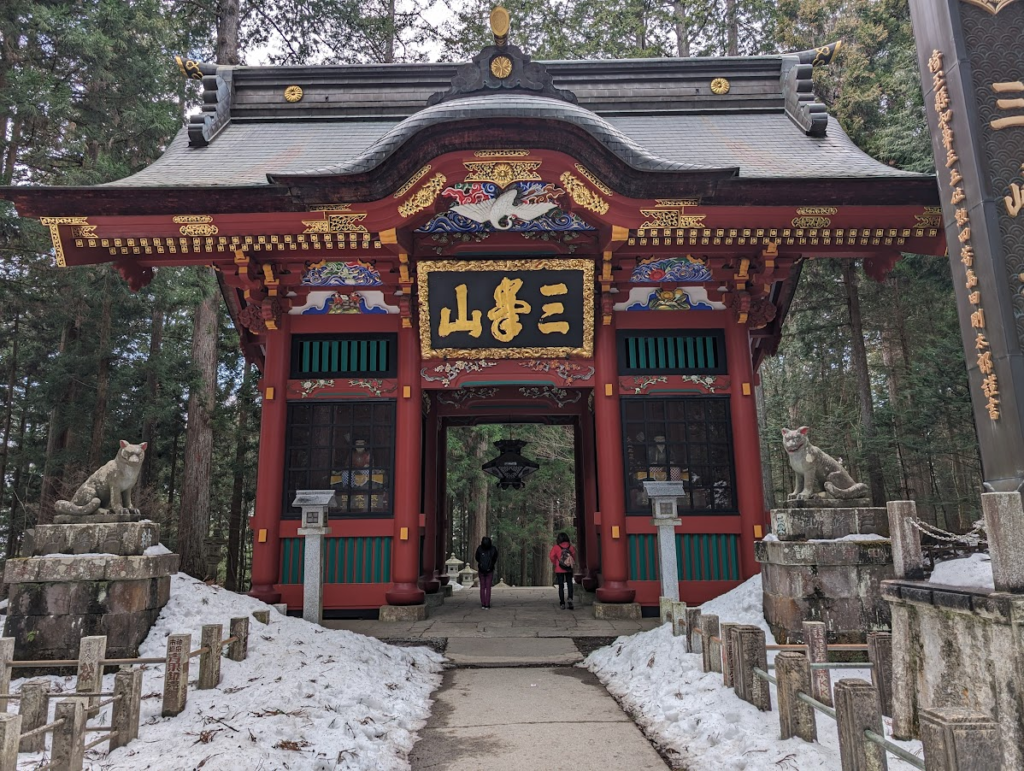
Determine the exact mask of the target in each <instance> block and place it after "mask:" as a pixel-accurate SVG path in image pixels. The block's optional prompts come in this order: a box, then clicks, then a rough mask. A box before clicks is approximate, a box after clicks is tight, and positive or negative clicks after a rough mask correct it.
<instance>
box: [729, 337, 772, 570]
mask: <svg viewBox="0 0 1024 771" xmlns="http://www.w3.org/2000/svg"><path fill="white" fill-rule="evenodd" d="M725 334H726V341H725V349H726V351H727V359H728V362H729V378H730V380H731V382H732V386H731V392H730V398H729V407H730V411H731V412H732V437H733V444H732V446H733V453H734V455H735V457H736V498H737V504H738V505H739V509H740V527H741V528H742V530H741V534H740V569H741V570H742V577H743V578H749V577H750V576H752V575H754V574H755V573H758V572H760V569H761V567H760V565H759V564H758V563H757V560H755V559H754V526H755V525H760V526H763V525H764V524H765V510H764V487H763V482H762V479H761V442H760V440H759V439H758V430H757V402H756V400H755V399H754V368H753V363H752V362H751V358H750V333H749V331H748V329H747V325H746V324H737V323H736V322H735V321H733V322H731V323H729V324H727V325H726V330H725Z"/></svg>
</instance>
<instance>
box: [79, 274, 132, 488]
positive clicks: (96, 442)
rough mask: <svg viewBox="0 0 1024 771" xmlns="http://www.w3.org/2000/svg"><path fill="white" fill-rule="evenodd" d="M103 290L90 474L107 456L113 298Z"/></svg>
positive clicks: (90, 446) (130, 439)
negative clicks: (105, 442) (105, 455)
mask: <svg viewBox="0 0 1024 771" xmlns="http://www.w3.org/2000/svg"><path fill="white" fill-rule="evenodd" d="M105 284H106V282H104V288H103V306H102V310H101V315H100V329H99V340H98V342H97V345H96V352H97V353H98V354H99V361H98V363H97V367H96V403H95V406H94V407H93V411H92V439H91V441H90V442H89V460H88V463H87V466H88V469H89V473H92V472H93V471H94V470H95V469H97V468H99V466H100V458H102V457H103V456H104V454H105V448H104V447H103V428H104V426H105V425H106V422H107V401H108V396H109V392H110V359H111V352H110V325H111V311H112V308H111V305H112V298H111V296H110V292H109V291H108V289H107V287H106V286H105ZM128 441H129V442H135V441H138V437H134V436H132V437H128Z"/></svg>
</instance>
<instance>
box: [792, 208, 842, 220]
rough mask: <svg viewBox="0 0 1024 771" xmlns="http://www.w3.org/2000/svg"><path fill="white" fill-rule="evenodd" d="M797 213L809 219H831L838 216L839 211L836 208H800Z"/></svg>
mask: <svg viewBox="0 0 1024 771" xmlns="http://www.w3.org/2000/svg"><path fill="white" fill-rule="evenodd" d="M796 213H797V214H799V215H801V216H808V217H830V216H832V215H833V214H838V213H839V209H837V208H836V207H835V206H800V207H798V208H797V210H796Z"/></svg>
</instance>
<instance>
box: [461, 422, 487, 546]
mask: <svg viewBox="0 0 1024 771" xmlns="http://www.w3.org/2000/svg"><path fill="white" fill-rule="evenodd" d="M490 446H491V445H490V442H488V441H487V437H486V436H483V435H481V436H479V437H478V438H477V445H476V451H475V453H474V454H475V455H476V457H477V460H478V461H479V465H478V466H477V468H479V466H482V465H483V464H484V462H485V460H486V458H487V451H488V449H489V448H490ZM487 480H488V477H487V476H486V475H485V474H483V473H482V472H477V473H476V476H475V478H474V480H473V501H472V503H471V506H472V508H471V510H470V517H471V523H470V531H469V543H468V544H467V547H468V548H467V554H466V558H467V559H472V557H473V553H474V552H475V551H476V547H477V546H479V545H480V539H481V538H483V537H484V536H485V535H487V499H488V495H489V492H490V487H489V486H488V484H487Z"/></svg>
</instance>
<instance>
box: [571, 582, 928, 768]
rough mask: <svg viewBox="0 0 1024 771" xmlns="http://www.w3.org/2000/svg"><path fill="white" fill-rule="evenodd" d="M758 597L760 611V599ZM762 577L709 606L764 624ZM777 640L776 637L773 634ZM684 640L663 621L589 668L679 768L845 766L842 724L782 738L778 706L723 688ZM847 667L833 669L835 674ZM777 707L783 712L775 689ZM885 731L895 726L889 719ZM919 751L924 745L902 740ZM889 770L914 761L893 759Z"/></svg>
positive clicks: (595, 656) (589, 661)
mask: <svg viewBox="0 0 1024 771" xmlns="http://www.w3.org/2000/svg"><path fill="white" fill-rule="evenodd" d="M754 597H756V598H757V607H756V608H754V605H753V598H754ZM760 597H761V580H760V576H755V577H754V578H752V579H750V580H749V581H747V582H745V583H744V584H741V585H740V586H739V587H737V588H736V589H733V590H732V591H731V592H728V593H726V594H725V595H722V596H721V597H718V598H717V599H715V600H713V601H711V602H707V603H704V605H703V606H701V609H702V611H703V612H706V613H712V612H714V613H717V614H718V615H719V619H720V621H723V622H724V621H729V622H737V623H758V621H759V620H760V625H762V626H763V625H764V619H763V617H762V613H761V610H760ZM769 639H770V634H769ZM685 651H686V645H685V642H684V639H683V638H682V637H673V636H672V628H671V626H670V625H668V624H663V625H661V626H659V627H657V628H656V629H653V630H651V631H649V632H641V633H639V634H635V635H632V636H629V637H620V638H618V639H617V640H616V641H615V642H614V643H613V644H611V645H609V646H607V647H604V648H601V649H599V650H596V651H594V652H593V653H591V654H590V656H588V657H587V658H586V660H585V661H584V662H583V664H582V666H584V667H586V668H587V669H589V670H590V671H591V672H593V673H594V674H596V675H597V676H598V678H599V679H600V680H601V682H602V683H604V685H605V687H606V688H607V689H608V691H609V692H610V693H611V694H612V695H613V696H615V698H616V699H617V700H618V701H619V702H620V704H622V706H623V707H624V708H625V709H626V710H627V711H629V712H630V713H631V714H632V715H633V716H634V718H635V719H636V721H637V723H638V724H639V725H640V727H641V728H642V729H643V730H644V733H645V734H646V735H647V736H648V738H650V739H651V740H652V741H653V742H655V743H656V744H658V745H660V746H661V747H662V748H664V749H665V750H666V751H667V752H668V754H669V755H670V756H671V757H672V758H673V766H676V767H680V768H695V769H725V770H727V771H779V770H780V769H782V770H783V771H786V770H787V769H788V771H814V770H816V769H821V770H822V771H834V769H837V768H839V766H840V761H839V739H838V735H837V732H836V725H835V722H834V721H833V720H832V719H831V718H829V717H828V716H826V715H823V714H821V713H817V727H818V742H816V743H809V742H804V741H802V740H800V739H795V738H794V739H787V740H786V741H781V740H780V739H779V715H778V712H777V711H773V712H761V711H760V710H758V709H757V708H756V707H754V706H753V705H751V704H748V703H746V702H745V701H743V700H741V699H740V698H738V697H737V696H736V694H735V693H734V691H733V690H732V688H725V687H724V686H723V685H722V675H721V674H718V673H714V672H708V673H705V672H703V671H701V657H700V655H699V654H693V653H686V652H685ZM848 676H849V675H848V674H847V673H846V672H842V671H836V672H833V679H839V678H845V677H848ZM772 704H773V706H774V708H775V710H777V709H778V707H777V704H778V699H777V694H776V693H775V688H774V687H772ZM885 722H886V733H887V734H888V733H889V731H890V727H889V722H890V721H889V720H888V719H886V721H885ZM899 744H900V746H902V747H904V748H906V749H909V750H910V751H912V752H916V753H917V754H918V755H920V754H921V753H920V746H921V745H920V742H899ZM889 768H890V769H893V770H894V771H904V769H909V768H911V766H909V765H907V764H905V763H903V762H902V761H900V760H898V759H896V758H894V757H893V756H892V755H890V756H889Z"/></svg>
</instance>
